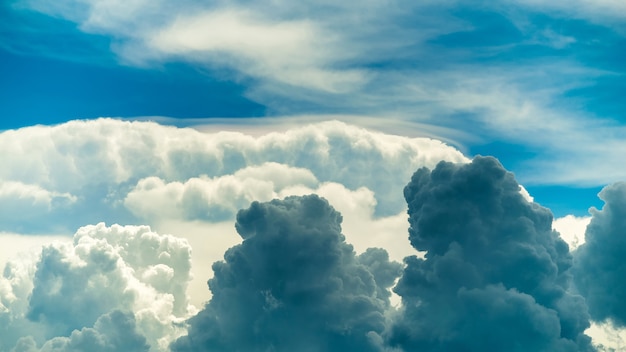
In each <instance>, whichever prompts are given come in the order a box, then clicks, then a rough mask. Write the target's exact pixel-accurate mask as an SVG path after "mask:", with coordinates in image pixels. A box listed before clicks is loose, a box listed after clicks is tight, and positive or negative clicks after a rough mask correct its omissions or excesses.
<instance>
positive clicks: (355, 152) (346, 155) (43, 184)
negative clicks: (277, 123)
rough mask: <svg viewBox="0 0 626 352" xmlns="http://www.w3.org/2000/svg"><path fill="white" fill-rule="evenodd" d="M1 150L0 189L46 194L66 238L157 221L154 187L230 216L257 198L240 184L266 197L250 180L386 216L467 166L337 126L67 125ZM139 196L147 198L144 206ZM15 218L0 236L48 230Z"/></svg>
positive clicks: (18, 136) (433, 149)
mask: <svg viewBox="0 0 626 352" xmlns="http://www.w3.org/2000/svg"><path fill="white" fill-rule="evenodd" d="M0 150H2V151H3V168H2V169H0V182H3V183H2V184H4V185H7V184H8V185H16V184H18V183H19V185H21V186H20V187H22V188H25V187H26V186H24V185H37V186H36V187H39V188H38V189H37V190H38V192H39V193H37V192H35V193H36V194H40V193H41V192H42V191H45V192H48V196H47V197H48V198H50V197H51V198H50V199H51V201H50V203H49V204H50V207H51V210H50V211H51V212H54V211H55V210H56V211H57V213H56V214H57V215H58V214H59V213H60V211H61V210H59V207H60V206H62V207H63V209H62V211H63V213H64V214H68V215H72V216H63V217H60V216H57V217H56V218H57V219H56V220H57V221H56V225H57V226H59V227H61V230H62V229H63V228H64V229H65V230H66V231H67V230H69V229H74V228H77V227H79V226H82V225H84V224H85V223H97V222H100V221H106V222H110V223H136V222H138V221H137V220H138V219H137V218H136V217H135V215H134V214H138V215H140V216H141V217H143V216H145V215H150V214H151V215H154V212H155V208H154V206H153V204H151V203H150V202H151V201H153V200H154V197H155V196H158V195H159V194H157V191H156V190H155V189H156V188H163V190H162V191H164V192H166V193H167V192H170V191H172V190H174V191H176V192H178V191H179V190H183V191H184V189H190V188H194V189H195V188H197V186H198V185H203V186H206V185H208V184H209V183H213V185H212V186H211V187H213V188H215V189H221V190H222V191H224V192H226V193H228V192H234V195H235V196H236V197H239V198H238V199H239V200H241V201H236V202H234V204H233V205H232V206H231V208H229V209H227V210H226V213H231V212H232V213H234V212H233V208H232V207H239V206H247V205H248V204H249V203H248V204H244V203H245V202H243V199H246V201H247V200H248V199H251V198H253V197H256V196H262V195H264V193H263V194H256V193H254V192H253V191H252V188H249V187H246V184H245V182H254V185H255V187H256V186H264V187H265V188H263V187H261V189H264V190H265V191H267V192H269V188H270V187H269V184H264V185H259V183H258V182H257V181H252V180H258V181H262V182H273V187H274V190H275V191H276V190H279V189H284V188H286V187H288V186H297V185H302V184H304V185H306V186H312V184H311V182H313V180H314V179H316V180H317V181H318V182H321V183H325V182H336V183H339V184H342V185H344V186H345V187H347V188H349V189H353V190H355V189H358V188H360V187H366V188H368V189H370V190H371V191H373V192H374V194H375V197H376V200H377V205H376V214H377V215H392V214H397V213H398V212H400V211H402V210H403V209H404V207H405V204H404V202H403V200H402V197H401V195H400V194H399V192H398V190H399V189H400V187H401V185H403V184H404V183H405V182H406V179H408V178H409V177H410V175H411V173H412V172H413V171H414V170H415V169H417V168H418V167H421V166H427V167H434V165H435V164H436V163H437V162H438V161H439V160H449V161H454V162H462V161H465V160H466V158H465V157H464V156H463V155H462V154H461V153H460V152H459V151H457V150H456V149H454V148H452V147H449V146H447V145H445V144H443V143H441V142H439V141H435V140H431V139H426V138H406V137H398V136H391V135H384V134H382V133H375V132H370V131H367V130H364V129H361V128H357V127H354V126H349V125H346V124H343V123H340V122H336V121H335V122H324V123H317V124H312V125H308V126H305V127H300V128H297V129H292V130H289V131H286V132H284V133H269V134H266V135H264V136H261V137H252V136H248V135H244V134H241V133H235V132H219V133H202V132H199V131H196V130H192V129H180V128H175V127H166V126H161V125H158V124H156V123H151V122H127V121H119V120H113V119H98V120H91V121H73V122H68V123H65V124H62V125H58V126H53V127H49V126H34V127H28V128H23V129H20V130H10V131H5V132H2V133H0ZM277 164H280V165H282V166H278V165H277ZM297 169H300V170H297ZM277 174H284V175H289V176H288V177H285V176H280V177H276V176H277ZM270 179H271V180H270ZM245 180H248V181H245ZM242 182H243V183H242ZM290 183H293V184H290ZM3 187H6V186H3ZM11 187H13V186H11ZM238 187H242V188H238ZM26 188H28V187H26ZM31 188H32V187H31ZM28 189H30V188H28ZM33 190H34V189H32V190H31V191H33ZM149 191H152V192H149ZM133 192H134V193H133ZM207 192H208V191H207V190H206V189H204V190H203V191H202V192H200V193H198V194H197V195H191V194H189V195H188V197H187V198H185V202H183V203H184V204H193V203H194V202H200V203H203V202H206V204H204V205H203V207H204V208H207V209H208V208H211V207H212V204H213V205H215V204H214V203H211V202H212V201H211V199H210V197H213V196H210V197H209V195H210V192H208V193H207ZM259 192H260V191H259ZM5 193H6V192H5ZM30 193H33V192H30ZM129 193H130V194H129ZM11 194H14V192H13V193H11ZM133 194H135V195H137V197H133ZM139 194H141V195H146V199H145V200H144V201H143V202H142V198H141V197H139V196H138V195H139ZM222 196H224V194H222ZM12 197H13V196H12ZM207 197H209V198H207ZM219 197H220V196H219V195H218V196H217V198H215V199H219ZM13 198H15V197H13ZM13 198H12V199H13ZM31 198H32V197H31ZM28 199H30V198H28ZM37 199H40V198H37ZM55 199H57V200H58V201H55ZM44 200H45V199H44ZM61 200H65V201H61ZM265 200H266V199H265ZM68 203H69V204H68ZM47 204H48V203H46V204H45V205H46V207H47V206H48V205H47ZM127 206H128V207H129V208H130V209H131V210H132V212H131V211H129V209H128V208H126V207H127ZM166 208H167V207H165V208H164V210H163V212H162V213H161V214H165V210H166ZM213 208H215V207H214V206H213ZM167 209H169V208H167ZM194 209H195V208H194ZM205 210H206V209H205ZM175 213H176V212H174V214H175ZM20 219H27V217H17V218H15V219H14V220H13V221H12V222H7V223H3V224H2V226H3V227H5V228H0V231H1V230H4V231H21V232H41V231H46V230H48V231H49V229H39V228H37V229H35V228H33V222H32V221H27V220H24V221H22V222H20ZM79 222H80V223H79ZM56 232H59V231H58V230H56Z"/></svg>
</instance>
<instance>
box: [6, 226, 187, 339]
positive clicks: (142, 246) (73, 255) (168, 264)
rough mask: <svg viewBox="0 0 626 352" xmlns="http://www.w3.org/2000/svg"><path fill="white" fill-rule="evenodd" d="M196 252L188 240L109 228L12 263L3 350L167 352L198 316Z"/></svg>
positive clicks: (88, 230)
mask: <svg viewBox="0 0 626 352" xmlns="http://www.w3.org/2000/svg"><path fill="white" fill-rule="evenodd" d="M190 251H191V248H190V247H189V245H188V243H187V241H186V240H183V239H179V238H176V237H173V236H169V235H159V234H156V233H154V232H152V231H151V230H150V228H149V227H147V226H127V227H122V226H118V225H114V226H111V227H106V226H105V225H104V224H102V223H101V224H98V225H95V226H86V227H83V228H81V229H79V230H78V231H77V232H76V234H75V235H74V240H73V242H72V243H55V244H51V245H48V246H45V247H44V248H43V250H42V251H41V254H40V255H38V256H35V255H33V256H32V257H30V259H28V257H27V258H19V259H16V260H14V261H11V262H9V263H8V264H7V265H6V267H5V269H4V273H3V276H2V277H1V278H0V321H2V323H3V324H2V327H1V328H0V350H1V351H8V350H9V349H11V348H12V347H14V346H15V348H16V351H30V350H37V351H39V349H37V346H41V347H40V349H41V351H87V350H89V351H117V350H128V351H147V350H148V349H150V350H152V351H162V350H166V348H167V345H168V344H169V342H170V341H171V340H172V339H174V338H176V337H177V336H178V335H180V334H181V331H180V330H181V328H180V327H179V325H180V324H179V323H180V322H181V321H183V320H184V319H185V318H186V317H188V316H189V315H190V314H191V313H193V307H191V306H189V304H188V297H187V293H186V288H187V283H188V281H189V280H190V277H189V270H190V265H191V263H190V254H191V253H190ZM20 338H21V339H20ZM18 339H19V341H18ZM133 346H134V347H133ZM128 348H130V349H128Z"/></svg>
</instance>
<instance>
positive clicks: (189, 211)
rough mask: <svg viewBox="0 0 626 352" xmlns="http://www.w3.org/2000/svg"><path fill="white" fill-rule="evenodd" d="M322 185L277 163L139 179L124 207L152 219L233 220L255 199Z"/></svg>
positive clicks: (300, 171) (308, 174)
mask: <svg viewBox="0 0 626 352" xmlns="http://www.w3.org/2000/svg"><path fill="white" fill-rule="evenodd" d="M318 183H319V182H318V181H317V179H316V178H315V176H314V175H313V173H311V171H309V170H307V169H301V168H292V167H289V166H286V165H283V164H278V163H266V164H262V165H259V166H251V167H246V168H243V169H241V170H238V171H236V172H235V173H234V174H232V175H225V176H220V177H214V178H209V177H207V176H204V177H198V178H191V179H189V180H187V181H185V182H184V183H181V182H171V183H167V184H166V183H165V182H164V181H163V180H161V179H160V178H158V177H149V178H145V179H142V180H140V181H139V182H138V183H137V186H136V187H135V188H134V189H133V190H132V191H130V192H129V193H128V195H127V196H126V198H125V200H124V204H125V206H126V207H127V208H129V209H130V210H131V211H132V212H133V213H135V214H136V215H138V216H140V217H142V218H148V219H151V220H154V219H158V218H160V217H163V216H164V215H165V216H167V217H171V218H179V219H189V220H198V219H200V220H210V221H224V220H229V219H232V218H233V217H234V215H235V213H237V211H238V210H239V209H241V208H244V207H247V206H248V205H250V203H251V202H252V201H253V200H258V201H269V200H271V199H274V198H276V197H277V196H278V194H279V192H281V191H283V190H284V189H285V188H287V187H298V186H300V187H312V186H315V185H316V184H318Z"/></svg>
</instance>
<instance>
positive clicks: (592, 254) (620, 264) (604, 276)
mask: <svg viewBox="0 0 626 352" xmlns="http://www.w3.org/2000/svg"><path fill="white" fill-rule="evenodd" d="M599 196H600V199H602V200H603V201H604V202H605V204H604V206H603V207H602V210H598V209H595V208H592V209H591V214H592V218H591V222H590V223H589V225H588V226H587V231H586V232H585V243H584V244H583V245H581V246H580V247H579V248H578V250H577V251H576V252H575V265H574V272H575V277H574V278H575V283H576V287H577V289H578V290H579V291H580V293H581V294H582V295H583V296H585V298H586V300H587V305H588V306H589V313H590V314H591V317H592V318H593V319H594V320H598V321H602V320H606V319H610V320H611V321H612V322H613V323H614V324H615V325H616V326H620V327H626V301H625V300H624V297H626V285H625V284H624V278H625V277H626V266H625V265H624V258H625V256H626V183H624V182H620V183H615V184H612V185H610V186H607V187H605V188H604V189H603V190H602V191H601V192H600V194H599Z"/></svg>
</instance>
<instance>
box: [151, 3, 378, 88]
mask: <svg viewBox="0 0 626 352" xmlns="http://www.w3.org/2000/svg"><path fill="white" fill-rule="evenodd" d="M332 37H333V34H332V33H325V31H324V30H323V29H322V28H320V27H319V26H317V25H316V24H315V23H314V22H312V21H310V20H306V19H300V20H284V21H281V20H276V19H270V18H263V17H262V16H261V15H260V14H259V12H255V11H250V10H246V9H244V8H227V9H223V10H215V11H206V12H203V13H200V14H194V15H191V16H179V17H178V18H176V19H175V20H174V21H173V23H172V24H171V25H169V26H168V27H166V28H164V29H162V30H159V31H157V32H156V33H155V34H153V35H151V36H149V37H148V38H146V41H147V45H148V47H150V48H153V49H154V50H155V51H156V53H157V55H159V54H160V55H165V56H167V55H173V56H174V57H178V58H183V59H188V60H191V61H194V62H196V63H199V64H201V65H203V64H206V63H208V62H211V63H218V64H221V65H224V66H234V67H235V68H237V69H239V70H240V71H242V72H244V73H246V74H248V75H250V76H253V77H262V78H266V79H273V80H277V81H279V82H283V83H287V84H289V85H293V86H298V87H311V88H315V89H320V90H324V91H330V92H342V91H346V90H351V89H352V87H354V86H358V85H361V84H363V83H365V81H366V77H365V75H364V73H363V72H361V71H359V70H342V71H339V70H334V69H332V63H333V59H334V58H333V57H331V55H330V53H329V48H332V47H334V46H335V44H332V39H331V38H332ZM152 55H154V54H152ZM333 56H334V55H333ZM148 59H150V58H148Z"/></svg>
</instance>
